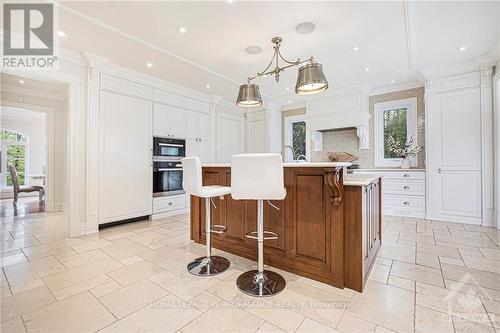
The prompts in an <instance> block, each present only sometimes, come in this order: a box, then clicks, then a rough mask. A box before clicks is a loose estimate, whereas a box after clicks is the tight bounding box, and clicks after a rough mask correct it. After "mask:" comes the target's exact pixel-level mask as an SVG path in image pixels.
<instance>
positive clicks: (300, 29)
mask: <svg viewBox="0 0 500 333" xmlns="http://www.w3.org/2000/svg"><path fill="white" fill-rule="evenodd" d="M315 29H316V24H314V23H312V22H302V23H301V24H299V25H298V26H296V27H295V31H297V33H298V34H301V35H306V34H310V33H311V32H313V31H314V30H315Z"/></svg>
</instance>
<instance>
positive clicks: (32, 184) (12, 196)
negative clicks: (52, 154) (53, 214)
mask: <svg viewBox="0 0 500 333" xmlns="http://www.w3.org/2000/svg"><path fill="white" fill-rule="evenodd" d="M46 118H47V117H46V114H45V113H43V112H37V111H31V110H27V109H17V108H7V107H3V106H2V107H1V108H0V124H1V126H0V190H1V201H0V216H2V217H9V216H25V215H28V214H33V213H43V212H44V211H45V200H46V196H45V192H46V190H47V187H46V163H47V151H48V150H47V126H46V121H47V119H46Z"/></svg>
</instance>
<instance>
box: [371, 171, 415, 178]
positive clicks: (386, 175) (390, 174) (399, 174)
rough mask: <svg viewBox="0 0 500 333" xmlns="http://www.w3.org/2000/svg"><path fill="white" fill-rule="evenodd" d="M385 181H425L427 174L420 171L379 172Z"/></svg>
mask: <svg viewBox="0 0 500 333" xmlns="http://www.w3.org/2000/svg"><path fill="white" fill-rule="evenodd" d="M377 174H380V175H381V176H383V177H384V179H407V180H409V179H422V180H425V172H419V171H385V172H377Z"/></svg>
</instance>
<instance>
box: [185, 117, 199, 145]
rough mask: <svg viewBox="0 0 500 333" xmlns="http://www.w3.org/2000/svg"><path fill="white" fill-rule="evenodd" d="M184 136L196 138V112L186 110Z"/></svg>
mask: <svg viewBox="0 0 500 333" xmlns="http://www.w3.org/2000/svg"><path fill="white" fill-rule="evenodd" d="M186 138H187V139H193V140H195V139H196V138H198V113H197V112H193V111H186Z"/></svg>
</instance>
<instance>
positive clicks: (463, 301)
mask: <svg viewBox="0 0 500 333" xmlns="http://www.w3.org/2000/svg"><path fill="white" fill-rule="evenodd" d="M66 233H67V218H66V216H65V215H64V214H62V213H55V214H48V213H42V214H34V215H28V216H25V217H21V218H17V217H5V218H3V219H2V223H1V225H0V241H1V247H0V258H1V261H0V263H1V265H0V268H1V275H0V289H1V316H0V325H1V327H0V331H1V332H8V333H15V332H48V333H52V332H184V333H187V332H342V333H349V332H371V333H388V332H424V333H427V332H440V333H441V332H458V333H462V332H464V333H465V332H491V333H495V332H496V333H500V249H499V244H500V232H498V231H497V230H495V229H493V228H483V227H480V226H472V225H463V224H455V223H444V222H437V221H428V220H420V219H409V218H405V219H403V218H398V217H389V216H385V217H384V218H383V236H382V243H383V245H382V248H381V250H380V252H379V256H378V258H377V260H376V263H375V264H374V267H373V269H372V271H371V274H370V277H369V281H368V283H367V285H366V288H365V291H364V292H363V293H358V292H355V291H352V290H349V289H338V288H334V287H331V286H328V285H326V284H323V283H320V282H317V281H314V280H310V279H307V278H303V277H300V276H297V275H294V274H291V273H288V272H284V271H281V270H277V271H279V272H280V273H281V274H283V275H284V277H285V279H286V281H287V286H286V289H285V290H284V291H283V292H282V293H281V294H279V295H276V296H274V297H271V298H266V299H256V298H252V297H249V296H246V295H244V294H242V293H241V292H239V290H238V289H237V287H236V284H235V282H236V278H237V277H238V275H239V274H241V272H244V271H246V270H248V269H250V268H255V266H256V263H255V262H253V261H251V260H247V259H244V258H239V257H237V256H234V255H231V254H229V253H223V252H221V251H217V250H214V252H216V253H218V254H221V255H224V256H226V257H227V258H228V259H229V260H230V261H231V267H230V269H229V270H228V271H226V272H225V273H223V274H221V275H219V276H216V277H212V278H197V277H195V276H192V275H190V274H189V273H187V272H186V264H187V263H188V262H189V261H190V260H191V259H192V258H195V257H198V256H200V255H203V254H204V250H205V249H204V247H203V246H201V245H198V244H194V243H193V242H191V241H190V240H189V217H188V216H187V215H183V216H176V217H171V218H166V219H161V220H156V221H147V220H145V221H139V222H134V223H130V224H126V225H121V226H116V227H112V228H107V229H104V230H102V231H101V232H100V233H99V234H96V235H89V236H86V237H80V238H72V239H69V238H67V237H66Z"/></svg>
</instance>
